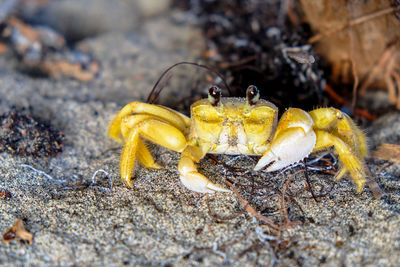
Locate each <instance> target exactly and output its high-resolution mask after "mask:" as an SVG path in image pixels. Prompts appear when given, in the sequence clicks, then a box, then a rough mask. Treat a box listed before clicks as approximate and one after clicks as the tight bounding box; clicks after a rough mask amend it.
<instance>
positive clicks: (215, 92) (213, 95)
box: [208, 85, 221, 106]
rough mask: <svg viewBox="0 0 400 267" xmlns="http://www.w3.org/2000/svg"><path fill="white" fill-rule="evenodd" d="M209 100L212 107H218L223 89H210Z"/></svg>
mask: <svg viewBox="0 0 400 267" xmlns="http://www.w3.org/2000/svg"><path fill="white" fill-rule="evenodd" d="M208 100H209V101H210V103H211V105H213V106H216V105H218V103H219V101H220V100H221V89H219V87H218V86H215V85H213V86H211V88H210V89H208Z"/></svg>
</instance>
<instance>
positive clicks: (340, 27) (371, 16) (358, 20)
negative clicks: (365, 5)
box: [308, 7, 398, 44]
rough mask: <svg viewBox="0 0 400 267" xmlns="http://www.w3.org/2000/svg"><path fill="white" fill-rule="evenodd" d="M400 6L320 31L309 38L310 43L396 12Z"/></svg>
mask: <svg viewBox="0 0 400 267" xmlns="http://www.w3.org/2000/svg"><path fill="white" fill-rule="evenodd" d="M397 9H398V8H396V7H389V8H385V9H382V10H379V11H375V12H373V13H371V14H368V15H364V16H361V17H358V18H355V19H352V20H350V21H349V22H348V23H346V24H344V25H340V26H338V27H336V28H333V29H331V30H328V31H327V32H324V33H319V34H316V35H314V36H313V37H311V38H310V39H308V43H310V44H312V43H316V42H318V41H321V40H322V39H324V38H325V37H328V36H329V35H332V34H333V33H336V32H339V31H343V30H345V29H347V28H350V27H353V26H355V25H358V24H361V23H364V22H367V21H369V20H372V19H375V18H378V17H381V16H385V15H387V14H390V13H392V12H395V11H396V10H397Z"/></svg>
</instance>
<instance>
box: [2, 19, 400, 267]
mask: <svg viewBox="0 0 400 267" xmlns="http://www.w3.org/2000/svg"><path fill="white" fill-rule="evenodd" d="M165 29H168V31H165ZM83 43H84V44H86V45H88V47H89V48H90V50H91V51H92V52H93V54H94V56H95V58H96V59H97V60H99V62H100V64H101V71H100V73H99V75H98V77H96V79H94V80H93V81H91V82H89V83H82V82H79V81H76V80H70V79H51V78H32V77H30V76H27V75H26V74H23V73H20V72H18V71H17V70H16V67H15V65H16V63H15V61H14V59H13V58H12V57H11V56H10V55H2V56H0V61H1V63H0V76H1V79H0V99H1V102H0V113H4V112H6V111H8V110H10V109H11V108H12V107H13V106H16V107H18V108H23V107H25V108H27V109H28V110H29V111H30V113H31V114H32V115H33V116H36V117H39V118H42V119H43V120H45V121H47V122H49V123H51V125H52V126H53V127H54V128H56V129H59V130H61V131H63V132H64V134H65V139H66V140H65V148H64V151H63V152H62V153H61V154H59V155H58V156H57V157H48V158H33V157H22V156H12V155H10V154H7V153H5V152H4V153H1V154H0V190H7V191H8V192H9V193H10V194H11V198H10V199H8V198H0V216H1V218H2V219H1V220H0V233H4V232H6V231H7V229H9V228H10V227H11V226H12V225H13V224H14V222H15V221H16V220H17V219H23V220H24V222H25V226H26V228H27V229H28V230H29V231H30V232H31V233H33V234H34V241H33V245H28V244H26V243H24V242H21V241H18V240H15V241H12V242H11V243H9V244H6V243H3V242H0V265H2V266H10V265H14V266H21V265H33V266H42V265H45V264H48V265H62V266H70V265H78V266H87V265H92V266H93V265H108V266H109V265H115V266H118V265H128V266H129V265H130V266H133V265H135V266H144V265H146V266H148V265H155V266H160V265H161V266H169V265H172V266H182V265H186V266H194V265H200V266H210V265H213V266H215V265H229V266H230V265H234V266H254V265H260V266H265V265H268V264H271V263H273V264H275V266H285V265H292V266H293V265H299V266H317V265H320V266H347V265H354V266H396V265H397V264H398V262H399V260H400V230H399V227H398V226H399V225H400V218H399V212H400V194H399V179H398V177H399V173H400V169H399V168H398V166H397V165H395V164H394V165H391V166H388V167H387V168H385V169H383V170H380V168H381V167H382V166H384V165H385V164H387V162H384V161H380V160H377V159H372V158H368V159H367V165H368V166H369V168H370V169H371V171H372V173H373V174H374V178H375V180H376V181H377V182H378V184H379V185H380V186H381V187H382V189H383V190H384V191H385V192H386V194H385V196H383V197H382V198H380V199H374V197H373V196H372V194H371V192H370V191H369V190H368V189H367V188H366V189H364V191H363V192H362V193H361V194H355V190H354V186H353V185H352V184H351V183H350V182H349V181H348V180H346V179H344V180H342V181H340V182H338V183H337V184H335V186H334V187H333V189H332V190H329V189H330V188H331V187H332V185H334V182H333V181H332V178H333V176H332V175H326V174H321V173H320V172H310V180H311V183H312V184H313V185H314V190H315V191H316V192H319V191H322V192H325V193H326V195H325V196H324V197H320V198H318V199H319V202H316V201H315V200H314V199H313V198H312V197H311V194H310V192H309V191H307V190H306V191H304V190H303V191H301V190H300V189H301V188H303V187H304V186H305V178H304V176H303V175H302V174H298V175H296V176H295V177H293V175H292V173H293V172H295V171H297V170H300V169H301V168H297V169H292V170H288V171H287V172H284V173H282V174H274V175H269V174H266V173H259V174H251V173H250V174H246V175H240V174H238V173H236V174H235V173H231V172H229V171H227V168H226V167H224V166H223V165H222V163H227V162H228V163H229V164H230V165H231V166H235V167H240V168H245V169H251V166H253V165H254V163H255V161H254V159H252V158H249V157H239V158H232V157H228V156H220V157H217V158H216V161H217V163H216V164H215V162H214V161H212V160H210V158H206V159H205V160H203V161H202V163H201V164H200V170H201V171H202V172H203V173H205V174H207V175H208V176H209V177H210V179H212V180H213V181H215V182H217V183H220V184H223V182H224V180H225V178H229V179H231V180H233V181H235V182H240V183H242V184H251V181H254V182H255V183H257V184H259V185H265V186H268V187H265V188H264V189H259V190H255V192H254V193H253V201H252V205H253V206H254V207H257V210H258V211H260V212H261V211H262V212H263V214H264V215H265V216H269V217H270V218H271V219H275V220H278V219H279V218H281V216H280V213H279V212H278V213H276V212H274V210H275V208H276V203H279V201H278V200H279V199H277V198H276V197H274V196H272V197H271V198H269V199H268V198H267V197H268V196H269V195H272V194H273V192H277V191H278V190H281V189H282V187H283V186H284V183H285V181H286V180H287V179H288V178H289V177H292V179H293V185H292V186H291V189H290V191H291V192H292V193H293V195H294V196H295V197H294V198H295V201H296V204H295V203H294V202H291V206H290V212H289V215H290V219H291V220H292V221H297V222H300V223H299V224H297V225H294V226H293V227H292V228H289V229H287V230H284V231H283V232H282V235H281V236H280V237H279V238H277V237H276V236H274V235H273V234H270V233H268V231H267V228H266V227H265V226H263V225H262V223H261V222H260V221H259V220H256V219H254V218H253V217H252V216H250V215H248V214H247V213H244V214H242V215H240V216H238V217H236V218H234V219H231V220H217V221H216V220H215V217H218V218H229V217H232V216H235V215H236V214H238V213H239V212H240V211H242V210H243V206H242V205H241V203H240V201H239V200H238V198H237V197H236V196H235V195H234V194H233V193H225V194H222V193H218V194H215V195H209V196H208V197H207V196H206V195H201V194H198V193H192V192H190V191H188V190H187V189H185V188H184V187H183V186H182V185H181V184H180V183H179V178H178V174H177V168H176V166H177V161H178V159H179V154H178V153H174V152H171V151H168V150H166V149H163V148H158V147H155V146H154V147H153V149H152V151H153V153H154V155H156V158H157V161H158V162H159V163H160V164H162V165H164V166H166V168H165V169H161V170H156V171H150V170H146V169H144V168H142V167H138V168H137V171H136V178H135V183H134V188H133V189H129V188H127V187H126V186H125V185H124V184H123V183H122V182H121V180H120V177H119V166H118V164H119V156H120V150H121V147H120V145H119V144H117V143H115V142H114V141H112V140H111V139H110V138H108V136H107V127H108V124H109V122H110V120H111V119H112V117H113V116H114V115H115V114H116V112H118V111H119V109H121V108H122V106H123V105H124V104H126V103H128V102H130V101H133V100H138V99H139V100H144V99H145V98H146V96H147V94H148V93H149V90H150V89H151V88H152V86H153V84H154V82H155V81H156V80H157V78H158V76H159V75H160V74H161V72H162V70H164V69H165V68H166V67H168V66H170V65H172V64H174V63H176V62H179V61H183V60H185V61H195V60H197V59H198V58H199V57H200V52H201V51H202V48H203V47H204V40H202V39H201V33H200V31H199V30H198V29H197V28H196V27H195V25H190V24H189V25H188V24H187V23H182V22H180V21H179V19H176V17H175V18H169V17H168V18H165V17H164V18H156V19H152V20H151V21H148V22H146V23H145V24H144V25H142V27H141V29H140V30H135V31H130V32H125V33H116V32H109V33H104V34H101V35H99V36H97V37H92V38H90V39H86V40H84V41H83ZM189 69H190V68H189ZM199 75H200V74H198V70H196V69H194V70H191V71H190V70H189V72H187V71H184V72H179V71H178V72H177V74H175V75H174V78H173V79H171V82H170V83H169V85H168V88H167V89H166V91H167V93H165V97H163V98H162V99H161V100H162V102H164V103H167V104H171V103H172V104H173V103H174V101H176V95H177V94H179V93H180V92H184V91H185V88H189V86H190V83H191V82H193V81H195V80H198V79H199V77H200V76H199ZM366 130H367V133H368V135H369V136H370V146H371V147H376V146H377V145H378V144H380V143H383V142H392V143H396V142H397V143H398V142H399V139H400V123H399V113H392V114H389V115H387V116H385V117H382V118H380V119H379V120H378V121H376V122H375V123H374V125H373V126H372V127H371V128H369V129H366ZM229 161H230V162H229ZM98 170H103V171H98ZM96 171H97V172H96ZM105 173H108V176H109V178H107V175H106V174H105ZM110 182H112V187H110ZM296 188H297V189H296ZM250 191H251V190H250V189H249V188H247V187H241V188H240V192H241V194H242V195H243V196H244V197H245V198H246V199H249V198H250V194H251V192H250ZM271 203H274V204H271ZM263 207H264V210H263V209H262V208H263ZM269 213H272V215H268V214H269Z"/></svg>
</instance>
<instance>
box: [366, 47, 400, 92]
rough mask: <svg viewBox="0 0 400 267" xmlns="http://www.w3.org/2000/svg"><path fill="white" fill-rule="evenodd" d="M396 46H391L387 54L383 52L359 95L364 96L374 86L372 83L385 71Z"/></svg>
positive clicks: (386, 51)
mask: <svg viewBox="0 0 400 267" xmlns="http://www.w3.org/2000/svg"><path fill="white" fill-rule="evenodd" d="M395 49H396V45H392V46H389V47H388V48H387V49H386V50H385V52H383V54H382V57H381V58H380V60H379V62H378V64H376V65H375V67H374V68H373V69H372V70H371V72H370V74H369V75H368V76H367V79H366V80H365V81H364V82H363V83H362V85H361V86H360V90H359V93H360V95H363V94H364V93H365V91H366V90H367V88H368V87H369V86H370V85H371V84H372V82H373V81H374V80H375V79H376V77H377V76H378V74H379V72H381V71H382V70H383V68H384V67H385V65H386V63H387V61H388V60H390V57H391V56H392V53H393V52H394V51H395Z"/></svg>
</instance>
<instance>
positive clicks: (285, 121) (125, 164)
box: [109, 86, 367, 193]
mask: <svg viewBox="0 0 400 267" xmlns="http://www.w3.org/2000/svg"><path fill="white" fill-rule="evenodd" d="M190 111H191V118H188V117H187V116H185V115H183V114H181V113H179V112H177V111H174V110H172V109H169V108H167V107H164V106H160V105H153V104H147V103H141V102H132V103H130V104H128V105H126V106H125V107H124V108H123V109H122V110H121V111H120V112H119V113H118V115H117V116H116V117H115V118H114V119H113V121H112V122H111V125H110V129H109V135H110V137H112V138H114V139H115V140H117V141H119V142H121V143H124V148H123V151H122V156H121V163H120V168H121V177H122V179H123V181H124V182H125V183H126V184H127V185H128V186H130V187H132V181H131V177H132V172H133V169H134V164H135V160H136V159H138V160H139V162H141V163H142V164H143V165H144V166H146V167H149V168H160V166H159V165H158V164H156V163H155V162H154V160H153V157H152V156H151V154H150V152H149V150H148V148H147V147H146V145H145V144H144V142H143V139H146V140H150V141H151V142H153V143H156V144H158V145H161V146H163V147H166V148H168V149H171V150H174V151H177V152H180V153H182V154H181V159H180V161H179V165H178V171H179V175H180V180H181V182H182V184H183V185H185V186H186V187H187V188H188V189H190V190H193V191H196V192H201V193H213V192H215V191H223V192H227V191H229V190H227V189H225V188H223V187H221V186H219V185H216V184H214V183H213V182H211V181H210V180H209V179H208V178H207V177H205V176H204V175H202V174H201V173H199V172H198V170H197V168H196V165H195V162H199V161H200V160H201V159H202V158H203V157H204V156H205V155H206V154H207V153H214V154H230V155H238V154H245V155H260V156H261V158H260V160H259V161H258V163H257V164H256V166H255V167H254V170H260V169H262V168H265V169H266V170H267V171H276V170H279V169H282V168H284V167H286V166H289V165H291V164H293V163H296V162H298V161H300V160H302V159H303V158H305V157H307V156H308V155H309V154H310V153H311V152H314V151H319V150H323V149H326V148H328V147H331V146H333V147H334V148H335V152H336V153H337V154H338V156H339V160H340V162H341V169H340V170H339V172H338V174H337V175H336V179H340V178H342V177H343V176H344V175H345V174H346V173H350V177H351V178H352V180H353V182H354V183H355V184H356V186H357V192H361V190H362V189H363V187H364V184H365V171H364V166H363V160H364V157H365V156H366V153H367V146H366V141H365V137H364V135H363V133H362V132H361V131H360V130H359V129H358V128H357V127H356V126H355V124H354V122H353V121H352V120H351V119H350V117H348V116H347V115H346V114H343V113H342V112H340V111H339V110H337V109H335V108H318V109H315V110H312V111H310V112H306V111H303V110H301V109H298V108H289V109H288V110H287V111H286V112H285V113H284V114H283V115H282V117H281V118H280V120H279V122H278V109H277V107H276V106H275V105H274V104H272V103H270V102H268V101H266V100H262V99H260V98H259V92H258V89H257V88H256V87H255V86H249V87H248V89H247V93H246V98H232V97H221V91H220V89H219V88H218V87H216V86H212V87H211V88H210V89H209V94H208V99H202V100H199V101H197V102H195V103H194V104H193V105H192V106H191V110H190ZM121 136H122V139H121Z"/></svg>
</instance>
